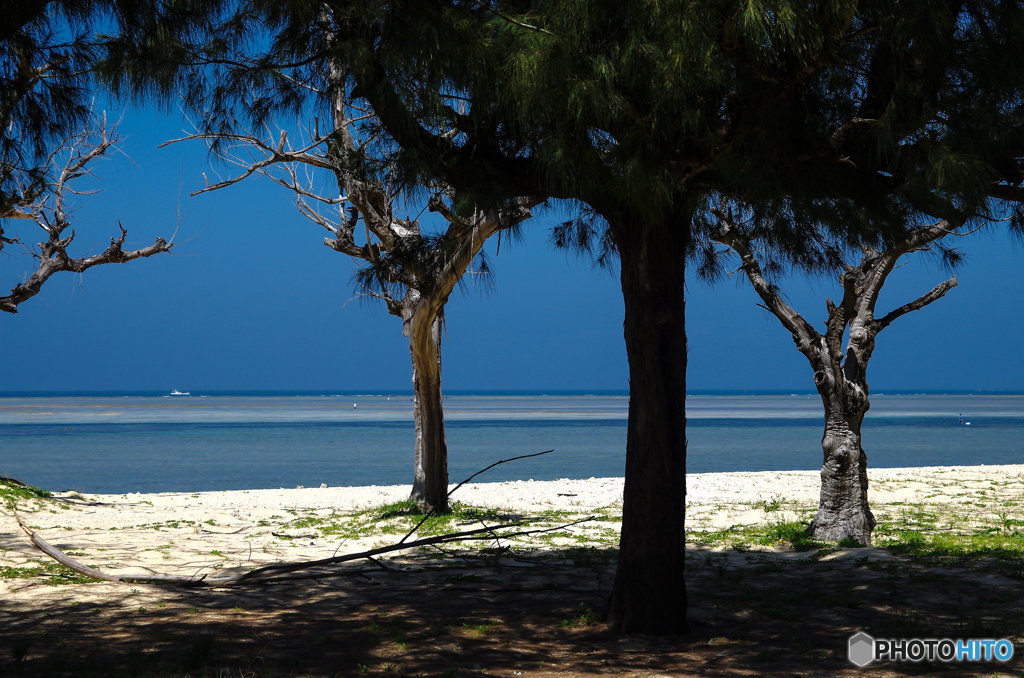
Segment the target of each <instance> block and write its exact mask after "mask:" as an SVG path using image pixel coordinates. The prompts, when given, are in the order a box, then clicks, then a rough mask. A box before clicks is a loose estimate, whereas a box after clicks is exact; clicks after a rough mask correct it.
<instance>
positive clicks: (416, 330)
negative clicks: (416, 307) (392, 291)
mask: <svg viewBox="0 0 1024 678" xmlns="http://www.w3.org/2000/svg"><path fill="white" fill-rule="evenodd" d="M428 315H432V314H428V313H423V312H420V313H418V314H417V315H415V316H413V319H412V322H411V323H410V324H409V353H410V354H411V356H412V390H413V408H412V409H413V419H414V421H415V423H416V448H415V457H414V462H413V483H412V494H411V496H410V498H411V499H413V500H414V501H415V502H416V503H417V504H418V505H419V506H420V508H421V509H422V510H424V511H433V512H434V513H447V512H448V445H447V443H446V442H445V437H444V405H443V402H442V395H441V322H442V318H443V312H442V313H438V314H436V315H433V318H432V319H431V318H429V317H427V316H428Z"/></svg>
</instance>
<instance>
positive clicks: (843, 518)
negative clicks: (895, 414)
mask: <svg viewBox="0 0 1024 678" xmlns="http://www.w3.org/2000/svg"><path fill="white" fill-rule="evenodd" d="M822 399H823V400H825V407H826V412H827V414H826V416H825V433H824V435H823V436H822V439H821V447H822V452H823V461H822V465H821V495H820V499H819V502H818V513H817V515H816V516H815V517H814V519H813V520H812V521H811V524H810V531H811V536H812V537H813V538H814V539H818V540H822V541H842V540H844V539H852V540H854V541H856V542H858V543H860V544H864V545H865V546H867V545H870V544H871V531H872V530H873V529H874V527H875V516H874V515H873V514H872V513H871V507H870V506H869V505H868V460H867V455H866V454H865V453H864V448H863V447H861V435H860V427H861V423H862V422H863V421H864V415H865V414H866V413H867V410H868V401H867V398H865V399H864V400H863V404H862V405H860V406H854V407H852V408H850V407H847V408H842V407H839V406H837V401H838V398H836V397H835V394H832V395H831V396H826V395H825V394H822Z"/></svg>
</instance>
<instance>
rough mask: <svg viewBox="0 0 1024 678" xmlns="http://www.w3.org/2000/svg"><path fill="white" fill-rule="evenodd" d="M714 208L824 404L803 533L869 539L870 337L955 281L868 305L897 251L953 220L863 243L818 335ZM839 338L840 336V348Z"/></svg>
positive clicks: (906, 250)
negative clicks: (815, 494) (864, 439)
mask: <svg viewBox="0 0 1024 678" xmlns="http://www.w3.org/2000/svg"><path fill="white" fill-rule="evenodd" d="M716 212H717V214H718V216H719V218H720V219H721V228H720V230H719V231H717V232H716V233H714V234H712V235H711V237H712V238H713V239H714V240H716V241H717V242H720V243H722V244H724V245H727V246H728V247H730V248H731V249H732V250H733V251H734V252H735V253H736V255H738V256H739V258H740V261H741V265H740V269H741V270H742V271H743V273H744V274H746V276H747V278H748V279H749V280H750V284H751V285H752V286H753V288H754V291H755V292H757V295H758V296H759V297H760V298H761V300H762V301H763V302H764V308H766V309H767V310H768V311H769V312H771V313H772V314H773V315H774V316H775V317H776V318H778V320H779V322H780V323H781V324H782V326H783V327H785V328H786V329H787V330H789V332H790V333H792V335H793V341H794V343H795V344H796V347H797V350H798V351H800V352H801V353H802V354H803V355H804V356H805V357H806V358H807V360H808V361H809V362H810V365H811V369H812V370H813V372H814V386H815V388H816V389H817V391H818V394H819V395H820V396H821V401H822V405H823V406H824V409H825V433H824V435H823V436H822V439H821V446H822V450H823V452H824V459H823V462H822V467H821V498H820V501H819V504H818V513H817V515H816V516H815V517H814V519H813V520H812V521H811V524H810V528H809V529H810V532H811V535H812V536H813V537H814V538H815V539H819V540H826V541H841V540H843V539H852V540H854V541H856V542H859V543H861V544H871V531H872V530H873V529H874V527H875V517H874V515H873V514H872V513H871V508H870V506H869V505H868V475H867V455H866V454H865V453H864V449H863V447H862V444H861V423H862V422H863V420H864V415H865V414H867V411H868V409H869V407H870V403H869V398H868V395H869V390H868V381H867V369H868V361H869V360H870V359H871V355H872V353H873V351H874V349H875V339H876V337H877V336H878V334H879V332H881V331H882V330H884V329H885V328H886V327H888V326H889V325H890V324H892V322H893V321H895V320H896V319H897V318H900V317H901V316H904V315H906V314H907V313H910V312H911V311H916V310H919V309H921V308H924V307H925V306H927V305H928V304H930V303H932V302H934V301H937V300H938V299H941V298H942V297H943V296H945V294H946V293H947V292H948V291H949V290H950V289H952V288H953V287H956V285H957V280H956V278H955V277H952V278H949V279H948V280H946V281H944V282H942V283H939V284H938V285H936V286H935V287H934V288H932V290H930V291H929V292H927V293H926V294H924V295H922V296H920V297H918V298H917V299H915V300H913V301H911V302H908V303H906V304H903V305H902V306H900V307H899V308H896V309H894V310H892V311H890V312H889V313H887V314H885V315H883V316H881V317H876V314H875V304H876V303H877V301H878V296H879V293H880V292H881V291H882V286H883V285H884V284H885V281H886V279H887V278H888V276H889V274H890V273H891V272H892V271H893V268H894V267H895V266H896V264H897V262H898V261H899V259H900V258H901V257H903V256H905V255H907V254H910V253H912V252H916V251H920V250H926V249H928V248H929V246H930V245H931V244H933V243H935V242H936V241H938V240H940V239H942V238H945V237H947V236H949V235H951V234H954V233H955V228H956V225H955V224H951V223H949V222H946V221H940V222H938V223H935V224H932V225H930V226H919V227H916V228H914V229H911V230H910V231H908V233H907V234H906V235H905V236H904V237H902V238H901V239H900V240H899V241H898V242H896V243H893V244H891V245H889V246H888V247H886V248H885V249H883V250H882V251H878V250H875V249H873V248H871V247H867V246H865V247H864V253H863V256H862V257H861V260H860V263H858V264H857V265H856V266H853V265H849V264H844V265H843V269H844V270H843V273H842V274H841V275H840V276H839V284H840V286H841V287H842V290H843V295H842V298H841V299H840V301H839V303H838V304H835V303H833V302H832V300H831V299H828V300H826V307H827V309H828V318H827V319H826V321H825V328H826V329H825V334H824V335H822V334H820V333H819V332H818V331H817V330H815V329H814V327H813V326H812V325H811V324H810V323H808V322H807V321H806V320H805V319H804V318H803V316H801V315H800V314H799V313H798V312H797V311H796V310H794V309H793V308H792V307H791V306H790V305H789V304H787V303H786V301H785V300H784V299H783V297H782V294H781V292H780V290H779V289H778V287H777V286H776V285H774V284H772V283H771V282H770V281H769V280H768V279H767V278H766V277H765V274H764V270H763V267H762V265H761V262H760V261H759V260H758V257H757V255H756V254H755V247H754V246H753V245H752V244H751V241H752V237H751V234H749V233H745V232H744V230H743V228H742V226H741V225H740V224H738V223H737V221H736V219H735V217H734V216H733V215H732V214H731V211H724V210H716ZM844 337H848V339H847V342H846V347H845V349H844V348H843V338H844Z"/></svg>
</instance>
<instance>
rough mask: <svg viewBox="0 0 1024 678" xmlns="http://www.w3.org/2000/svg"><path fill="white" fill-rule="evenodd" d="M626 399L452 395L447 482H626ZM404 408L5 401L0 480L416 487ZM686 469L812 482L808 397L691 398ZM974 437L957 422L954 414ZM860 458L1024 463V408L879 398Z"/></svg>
mask: <svg viewBox="0 0 1024 678" xmlns="http://www.w3.org/2000/svg"><path fill="white" fill-rule="evenodd" d="M627 403H628V399H627V397H626V396H624V395H547V396H545V395H452V396H448V397H447V398H446V413H447V419H446V422H447V425H446V426H447V427H446V431H447V438H448V449H449V456H450V475H451V479H452V481H453V482H455V481H458V480H461V479H463V478H465V477H466V476H468V475H470V474H472V473H473V472H475V471H477V470H479V469H480V468H482V467H484V466H486V465H488V464H490V463H492V462H494V461H496V460H498V459H503V458H507V457H511V456H516V455H520V454H526V453H531V452H538V451H541V450H547V449H552V448H553V449H555V450H556V452H555V453H554V454H551V455H547V456H545V457H541V458H538V459H528V460H523V461H518V462H515V463H512V464H504V465H502V466H499V467H497V468H495V469H493V470H492V471H490V472H488V473H487V474H486V475H485V476H482V477H480V478H479V480H481V481H484V480H488V481H500V480H510V479H528V478H533V479H536V480H553V479H557V478H567V477H568V478H589V477H602V476H619V475H622V472H623V464H624V449H625V441H626V409H627ZM411 408H412V402H411V397H410V396H409V395H408V394H406V395H390V396H389V395H352V394H348V395H272V394H271V395H209V396H204V395H202V394H198V393H197V394H192V395H190V396H167V395H157V394H151V395H116V394H107V395H89V396H66V395H63V396H62V395H51V396H38V395H34V396H13V395H12V396H9V397H0V475H8V476H13V477H15V478H19V479H21V480H24V481H25V482H29V483H31V484H33V485H37V486H41V487H45V488H49V489H55V490H62V489H74V490H79V491H82V492H102V493H120V492H160V491H199V490H226V489H247V488H278V487H296V486H298V485H303V486H306V487H317V486H319V485H320V484H321V483H326V484H327V485H330V486H335V485H373V484H376V485H388V484H404V483H408V482H410V481H411V478H412V448H413V425H412V410H411ZM687 411H688V418H689V424H688V428H687V431H688V438H689V452H688V457H687V460H688V469H689V471H690V472H693V473H701V472H709V471H766V470H788V469H816V468H818V467H819V466H820V463H821V447H820V441H821V433H822V412H821V404H820V401H819V400H818V398H817V396H815V395H754V396H750V395H693V396H690V398H689V400H688V406H687ZM961 413H962V414H963V416H964V419H965V421H969V422H970V425H961V424H960V423H959V417H960V414H961ZM864 447H865V449H866V450H867V453H868V460H869V463H870V464H871V465H872V466H875V467H899V466H935V465H953V464H1015V463H1024V396H1007V395H952V396H950V395H885V394H878V395H874V396H873V397H872V408H871V412H870V413H869V414H868V418H867V421H866V423H865V426H864Z"/></svg>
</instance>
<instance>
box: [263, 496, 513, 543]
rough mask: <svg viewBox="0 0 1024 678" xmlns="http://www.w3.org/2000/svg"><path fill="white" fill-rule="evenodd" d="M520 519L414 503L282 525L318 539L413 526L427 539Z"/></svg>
mask: <svg viewBox="0 0 1024 678" xmlns="http://www.w3.org/2000/svg"><path fill="white" fill-rule="evenodd" d="M523 518H524V517H523V516H522V515H520V514H516V513H513V512H511V511H506V510H502V509H497V508H485V507H475V506H469V505H467V504H463V503H462V502H453V503H452V504H451V511H450V512H449V513H444V514H436V515H434V514H431V515H428V514H426V513H424V512H423V511H421V510H420V508H419V507H418V506H417V505H416V502H414V501H411V500H410V501H400V502H394V503H391V504H384V505H383V506H375V507H372V508H368V509H363V510H361V511H356V512H354V513H336V512H331V513H328V514H326V515H316V514H313V515H305V516H301V517H297V518H295V519H294V520H292V521H289V522H288V523H286V524H285V525H284V526H283V527H284V528H285V529H286V530H289V531H291V530H295V531H300V530H315V531H316V532H317V533H318V535H319V536H322V537H341V538H343V539H361V538H365V537H374V536H382V535H404V534H405V533H407V532H409V531H410V530H411V529H412V528H413V527H415V526H416V525H417V524H419V523H421V522H422V524H420V525H419V528H418V529H417V531H416V534H418V535H422V536H425V537H426V536H431V535H438V534H446V533H448V532H458V531H459V530H461V529H467V527H468V526H471V525H476V524H479V523H486V524H497V523H509V522H516V521H521V520H523Z"/></svg>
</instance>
